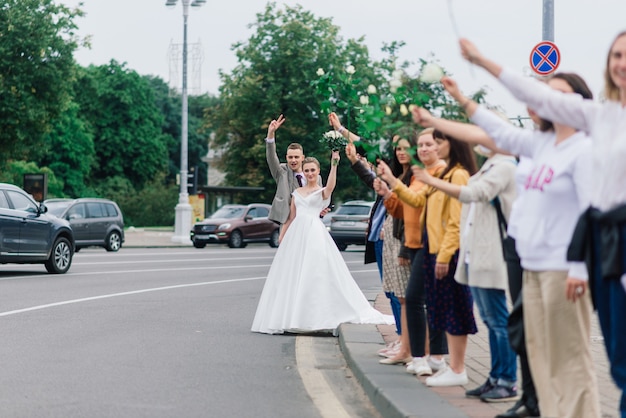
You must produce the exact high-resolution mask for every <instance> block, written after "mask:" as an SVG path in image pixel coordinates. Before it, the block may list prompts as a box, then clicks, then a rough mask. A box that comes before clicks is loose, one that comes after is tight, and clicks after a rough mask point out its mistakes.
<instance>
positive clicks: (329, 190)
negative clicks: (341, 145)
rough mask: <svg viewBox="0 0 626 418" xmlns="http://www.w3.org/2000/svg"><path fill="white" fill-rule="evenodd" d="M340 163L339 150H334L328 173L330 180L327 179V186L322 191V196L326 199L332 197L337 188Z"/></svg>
mask: <svg viewBox="0 0 626 418" xmlns="http://www.w3.org/2000/svg"><path fill="white" fill-rule="evenodd" d="M338 165H339V151H333V154H332V157H331V159H330V173H329V174H328V180H327V181H326V187H325V188H324V190H323V191H322V198H323V199H324V200H326V199H328V198H330V195H332V194H333V190H335V185H336V184H337V166H338Z"/></svg>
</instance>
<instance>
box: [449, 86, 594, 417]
mask: <svg viewBox="0 0 626 418" xmlns="http://www.w3.org/2000/svg"><path fill="white" fill-rule="evenodd" d="M442 83H443V84H444V87H445V88H446V90H447V91H448V92H449V93H450V94H451V95H452V97H454V98H455V99H456V100H457V101H458V102H459V103H461V105H462V106H463V107H464V108H465V110H466V111H467V113H468V115H469V116H470V118H471V120H472V122H474V123H475V124H477V125H478V126H479V127H481V128H482V129H484V130H485V131H486V133H487V134H488V136H489V137H490V138H492V139H489V140H485V143H484V144H483V145H487V146H489V147H490V148H492V149H495V148H499V149H503V150H506V151H509V152H510V153H512V154H514V155H520V156H525V157H529V158H531V159H532V160H533V163H534V167H533V170H532V172H531V173H530V175H529V177H528V178H527V180H526V184H525V189H526V190H525V192H524V199H523V200H522V202H521V203H522V205H523V206H522V207H520V208H518V209H519V213H518V216H519V217H518V225H521V226H523V227H521V228H518V230H517V231H516V235H515V239H516V248H517V252H518V254H519V256H520V259H521V264H522V267H523V268H524V284H523V290H522V291H523V299H524V328H525V332H526V348H527V352H528V358H529V362H530V368H531V371H532V374H533V378H534V381H535V385H536V387H537V395H538V398H539V408H540V409H541V414H542V416H543V417H555V418H556V417H558V418H575V417H580V418H596V417H597V418H599V417H600V404H599V397H598V389H597V383H596V379H595V374H594V372H593V362H592V360H591V352H590V346H589V344H590V342H589V338H590V330H591V311H592V308H591V299H590V297H589V295H588V293H587V292H584V289H585V287H586V283H587V271H586V268H585V265H584V263H582V262H568V261H567V257H566V253H567V247H568V245H569V242H570V239H571V237H572V233H573V231H574V227H575V225H576V222H577V220H578V217H579V216H580V214H581V213H582V212H583V211H584V210H585V209H586V208H587V207H588V205H589V200H590V197H591V190H590V187H591V182H590V181H589V178H590V177H591V174H592V172H591V165H590V164H589V160H588V155H589V154H590V152H591V141H590V140H589V138H588V137H587V136H586V135H585V134H584V133H582V132H579V131H577V130H576V129H574V128H571V127H569V126H567V125H563V124H558V123H554V124H551V123H550V122H548V121H544V122H545V123H546V124H548V126H545V127H544V128H543V129H541V130H538V131H537V130H526V129H520V128H516V127H514V126H512V125H511V124H509V123H508V122H505V121H503V120H502V119H501V118H500V117H498V116H497V115H495V114H494V113H493V112H491V111H489V110H487V109H486V108H484V107H482V106H479V105H478V104H477V103H476V102H474V101H472V100H470V99H468V98H466V97H464V96H463V95H462V94H461V93H460V90H459V89H458V86H457V85H456V83H455V82H454V81H453V80H451V79H449V78H444V79H442ZM548 85H549V86H550V87H551V88H552V89H555V90H559V91H562V92H564V93H576V94H578V95H581V96H583V97H586V98H591V97H592V94H591V91H590V90H589V88H588V87H587V85H586V84H585V82H584V81H583V80H582V79H581V78H580V77H579V76H577V75H575V74H557V75H555V76H553V77H552V78H551V79H550V80H549V81H548ZM533 110H534V109H533ZM550 125H551V127H550ZM576 289H582V293H581V292H577V291H576Z"/></svg>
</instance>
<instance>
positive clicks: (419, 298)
mask: <svg viewBox="0 0 626 418" xmlns="http://www.w3.org/2000/svg"><path fill="white" fill-rule="evenodd" d="M409 251H410V252H409V254H410V256H411V275H410V276H409V283H408V284H407V287H406V295H405V298H406V305H405V308H406V321H407V328H408V331H409V342H410V344H411V355H412V356H413V357H424V355H425V351H426V327H428V320H427V319H426V292H425V290H424V274H425V273H424V271H425V270H424V251H425V250H424V249H423V248H420V249H416V250H414V249H409ZM428 335H429V345H430V354H433V355H441V354H448V344H447V341H446V335H445V332H443V331H438V330H433V329H431V328H430V327H428Z"/></svg>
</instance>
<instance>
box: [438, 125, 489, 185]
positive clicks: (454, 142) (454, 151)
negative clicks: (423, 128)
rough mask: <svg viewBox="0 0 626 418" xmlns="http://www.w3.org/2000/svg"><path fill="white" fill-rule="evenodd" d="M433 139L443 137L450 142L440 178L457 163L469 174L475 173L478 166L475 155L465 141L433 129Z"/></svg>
mask: <svg viewBox="0 0 626 418" xmlns="http://www.w3.org/2000/svg"><path fill="white" fill-rule="evenodd" d="M433 137H434V138H435V139H439V140H442V139H445V140H447V141H448V143H450V155H449V156H448V166H447V167H446V168H445V170H443V172H442V173H441V175H440V176H439V177H440V178H444V177H445V175H446V174H448V173H449V172H450V171H451V170H452V169H453V168H454V167H455V166H456V165H457V164H459V165H460V166H461V167H463V168H464V169H466V170H467V171H468V172H469V174H470V176H472V175H474V174H476V172H477V171H478V167H477V165H476V157H475V155H474V151H473V150H472V148H471V147H470V144H468V143H467V142H463V141H459V140H458V139H454V138H453V137H451V136H449V135H445V134H444V133H443V132H441V131H438V130H436V129H435V131H434V132H433Z"/></svg>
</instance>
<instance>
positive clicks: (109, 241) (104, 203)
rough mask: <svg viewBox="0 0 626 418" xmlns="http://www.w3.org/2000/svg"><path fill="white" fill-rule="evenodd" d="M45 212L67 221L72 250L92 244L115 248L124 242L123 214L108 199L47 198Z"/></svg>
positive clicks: (108, 248) (110, 249)
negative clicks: (70, 230)
mask: <svg viewBox="0 0 626 418" xmlns="http://www.w3.org/2000/svg"><path fill="white" fill-rule="evenodd" d="M44 204H45V205H46V206H47V207H48V211H49V212H50V213H51V214H53V215H55V216H58V217H59V218H62V219H66V220H67V221H69V223H70V225H71V226H72V230H73V231H74V239H75V241H76V252H78V251H80V249H81V248H84V247H89V246H96V247H104V248H105V249H106V250H107V251H118V250H119V249H120V248H122V244H123V243H124V216H123V215H122V211H121V210H120V208H119V206H117V203H115V202H114V201H112V200H108V199H99V198H80V199H48V200H45V201H44Z"/></svg>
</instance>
